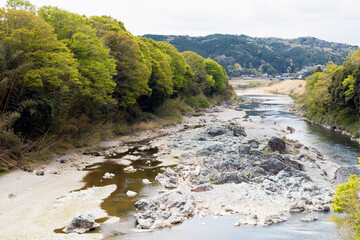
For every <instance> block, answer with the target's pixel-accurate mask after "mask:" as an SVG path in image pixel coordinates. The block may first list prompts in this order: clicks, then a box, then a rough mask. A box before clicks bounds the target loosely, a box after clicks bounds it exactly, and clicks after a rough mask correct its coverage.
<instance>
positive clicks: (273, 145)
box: [268, 137, 286, 153]
mask: <svg viewBox="0 0 360 240" xmlns="http://www.w3.org/2000/svg"><path fill="white" fill-rule="evenodd" d="M268 146H269V148H270V149H271V150H273V151H278V152H279V153H285V152H286V145H285V141H284V140H282V139H281V138H278V137H272V138H271V139H270V140H269V142H268Z"/></svg>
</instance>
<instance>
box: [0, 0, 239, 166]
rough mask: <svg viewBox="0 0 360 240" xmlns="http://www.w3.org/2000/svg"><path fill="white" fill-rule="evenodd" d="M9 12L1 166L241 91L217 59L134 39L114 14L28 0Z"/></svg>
mask: <svg viewBox="0 0 360 240" xmlns="http://www.w3.org/2000/svg"><path fill="white" fill-rule="evenodd" d="M0 15H1V17H0V157H1V159H2V161H0V162H1V163H0V169H2V168H6V167H7V166H6V164H4V162H3V161H7V162H9V163H17V162H18V161H19V160H20V159H21V158H22V156H23V155H27V154H30V155H31V153H33V152H42V153H44V154H45V155H46V154H48V153H46V151H50V152H51V149H55V150H56V151H58V150H61V149H66V148H67V147H69V146H70V147H71V146H76V147H81V146H86V145H87V144H88V141H91V140H94V139H97V138H99V136H98V135H101V134H103V135H104V134H111V133H112V132H115V133H117V134H119V133H122V132H124V131H126V130H132V129H136V127H134V126H135V125H136V124H138V123H143V128H144V129H148V128H151V127H152V126H156V123H158V124H173V123H176V122H178V121H179V119H181V115H182V114H184V113H185V112H187V111H191V110H192V109H195V108H200V107H206V106H209V102H210V103H214V102H216V101H221V100H225V99H229V98H230V97H231V96H233V90H232V88H231V87H230V86H229V84H228V82H227V75H226V72H225V70H224V69H223V68H222V67H221V66H220V65H219V64H218V63H216V62H215V61H213V60H210V59H204V58H203V57H201V56H199V55H198V54H196V53H194V52H184V53H179V52H178V51H177V49H175V47H173V46H172V45H170V44H169V43H166V42H157V41H154V40H152V39H148V38H145V37H136V36H133V35H132V34H131V33H130V32H129V31H127V30H126V28H125V27H124V24H123V23H122V22H120V21H118V20H116V19H113V18H112V17H109V16H92V17H87V16H83V15H79V14H76V13H72V12H68V11H66V10H63V9H59V8H57V7H52V6H44V7H42V8H40V9H37V8H36V7H35V6H34V5H32V4H31V3H30V2H28V1H23V0H9V1H8V2H7V5H6V8H2V9H0ZM149 122H155V124H150V123H149ZM144 123H148V125H146V124H144ZM96 128H97V129H101V131H99V130H98V131H96ZM107 130H108V131H107ZM84 136H87V138H84ZM89 139H91V140H89ZM37 158H39V156H37Z"/></svg>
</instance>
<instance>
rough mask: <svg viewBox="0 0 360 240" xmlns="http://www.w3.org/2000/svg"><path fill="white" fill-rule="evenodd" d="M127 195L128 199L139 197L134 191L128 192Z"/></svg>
mask: <svg viewBox="0 0 360 240" xmlns="http://www.w3.org/2000/svg"><path fill="white" fill-rule="evenodd" d="M126 195H127V196H128V197H135V196H136V195H137V193H136V192H134V191H130V190H129V191H127V192H126Z"/></svg>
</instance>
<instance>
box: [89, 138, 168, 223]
mask: <svg viewBox="0 0 360 240" xmlns="http://www.w3.org/2000/svg"><path fill="white" fill-rule="evenodd" d="M143 146H147V144H146V142H136V143H133V144H132V145H130V146H129V148H130V149H129V150H128V151H127V152H125V153H121V154H117V155H116V156H113V157H111V158H110V157H109V158H107V159H109V160H108V161H105V162H100V163H95V164H92V165H89V166H87V167H86V168H85V169H84V170H87V171H89V173H88V174H87V175H86V176H85V177H84V179H83V181H84V182H85V186H84V187H83V188H82V189H87V188H90V187H93V186H96V187H99V186H106V185H110V184H115V185H116V186H117V189H116V190H115V191H114V192H113V193H112V194H111V195H110V196H109V197H108V198H107V199H105V200H104V201H103V203H102V204H101V208H102V209H104V210H105V211H107V213H108V214H109V215H110V216H117V217H128V216H130V215H132V214H133V212H134V211H135V207H134V204H135V202H136V201H138V200H139V199H140V198H143V197H145V196H146V195H147V194H145V193H143V192H144V188H147V189H148V190H147V191H148V192H151V189H152V188H154V187H157V186H158V185H157V184H156V183H152V184H151V185H144V184H143V182H142V179H149V180H150V181H151V182H153V181H154V180H155V177H156V175H157V174H158V173H159V172H161V170H160V167H157V166H158V165H159V164H160V163H161V162H160V161H157V160H156V157H155V156H154V154H156V153H157V152H158V149H157V148H148V149H145V150H143V149H142V147H143ZM140 149H141V150H140ZM126 155H133V156H137V157H139V159H138V160H135V161H132V163H131V165H130V166H133V167H134V168H135V169H137V171H136V172H135V173H125V172H124V168H125V167H127V166H123V165H120V164H118V163H117V162H116V159H121V158H122V157H124V156H126ZM112 159H113V160H112ZM106 172H108V173H113V174H114V175H115V176H114V177H113V178H111V179H104V178H103V176H104V174H105V173H106ZM128 190H131V191H134V192H136V193H138V195H137V196H135V197H128V196H127V195H126V192H127V191H128ZM145 192H146V190H145Z"/></svg>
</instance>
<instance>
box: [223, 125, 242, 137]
mask: <svg viewBox="0 0 360 240" xmlns="http://www.w3.org/2000/svg"><path fill="white" fill-rule="evenodd" d="M226 128H227V129H229V130H230V131H231V132H232V134H233V135H234V136H235V137H240V136H243V137H246V136H247V134H246V132H245V128H244V127H241V126H239V125H235V124H229V125H228V126H226Z"/></svg>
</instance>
